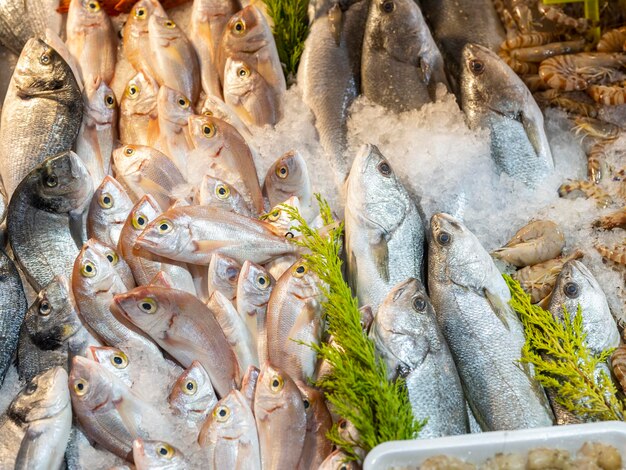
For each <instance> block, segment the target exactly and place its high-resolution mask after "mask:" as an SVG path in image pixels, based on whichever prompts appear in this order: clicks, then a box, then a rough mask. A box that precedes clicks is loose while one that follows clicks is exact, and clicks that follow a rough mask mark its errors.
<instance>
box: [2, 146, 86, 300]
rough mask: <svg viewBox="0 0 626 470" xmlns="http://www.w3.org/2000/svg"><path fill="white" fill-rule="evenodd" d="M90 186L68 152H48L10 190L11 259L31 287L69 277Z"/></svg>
mask: <svg viewBox="0 0 626 470" xmlns="http://www.w3.org/2000/svg"><path fill="white" fill-rule="evenodd" d="M92 194H93V187H92V184H91V178H89V173H88V172H87V169H86V168H85V166H84V165H83V164H82V162H81V160H80V159H79V158H78V156H77V155H76V154H75V153H74V152H71V151H69V152H65V153H62V154H60V155H56V156H53V157H50V158H48V159H47V160H45V161H44V162H43V163H41V164H39V165H38V166H37V167H36V168H35V169H33V170H32V171H31V172H30V173H28V175H27V176H26V177H25V178H24V180H23V181H22V182H21V183H20V185H19V186H18V187H17V189H16V190H15V193H14V194H13V197H12V198H11V202H10V204H9V215H8V217H7V227H8V232H9V242H10V243H11V248H12V249H13V253H14V255H15V258H16V260H17V261H18V263H19V265H20V266H21V267H22V270H23V271H24V274H25V275H26V277H27V279H28V280H29V282H30V283H31V284H32V286H33V287H34V288H35V289H36V290H41V289H43V287H44V286H46V285H48V284H49V283H50V282H51V281H52V279H53V278H54V276H57V275H64V276H66V277H69V275H70V273H71V270H72V264H73V262H74V259H75V258H76V256H77V255H78V250H79V247H80V246H82V243H83V235H84V234H83V232H84V230H83V227H84V226H83V223H82V221H83V212H84V211H85V209H86V207H87V205H88V204H89V201H91V196H92Z"/></svg>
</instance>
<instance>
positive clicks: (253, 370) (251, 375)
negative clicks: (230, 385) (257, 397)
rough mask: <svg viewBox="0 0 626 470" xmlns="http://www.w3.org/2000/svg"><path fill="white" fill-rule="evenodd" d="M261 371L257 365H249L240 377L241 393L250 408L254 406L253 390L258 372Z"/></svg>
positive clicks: (257, 379)
mask: <svg viewBox="0 0 626 470" xmlns="http://www.w3.org/2000/svg"><path fill="white" fill-rule="evenodd" d="M260 373H261V371H260V370H259V368H258V367H255V366H250V367H248V370H247V371H246V373H245V374H244V376H243V379H241V393H242V394H243V396H244V397H245V398H246V402H247V403H248V406H249V407H250V409H252V408H253V406H254V392H255V391H256V384H257V382H258V381H259V374H260Z"/></svg>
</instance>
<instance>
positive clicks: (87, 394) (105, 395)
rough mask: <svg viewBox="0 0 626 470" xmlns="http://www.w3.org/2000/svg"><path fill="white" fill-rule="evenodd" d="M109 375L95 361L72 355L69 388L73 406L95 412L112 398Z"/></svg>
mask: <svg viewBox="0 0 626 470" xmlns="http://www.w3.org/2000/svg"><path fill="white" fill-rule="evenodd" d="M112 388H113V383H112V378H111V375H110V374H109V373H108V371H107V370H106V369H104V368H103V367H102V366H101V365H100V364H98V363H97V362H95V361H92V360H89V359H87V358H86V357H82V356H74V357H73V358H72V364H71V368H70V376H69V389H70V395H71V397H72V403H73V404H74V406H80V407H81V408H82V409H84V410H88V411H91V412H97V411H98V410H99V409H101V408H103V407H105V405H110V404H111V401H112V399H113V395H114V394H113V390H112Z"/></svg>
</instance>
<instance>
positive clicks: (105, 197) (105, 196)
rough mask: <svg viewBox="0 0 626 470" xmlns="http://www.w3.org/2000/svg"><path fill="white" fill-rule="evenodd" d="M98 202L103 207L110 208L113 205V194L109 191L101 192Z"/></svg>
mask: <svg viewBox="0 0 626 470" xmlns="http://www.w3.org/2000/svg"><path fill="white" fill-rule="evenodd" d="M98 204H99V205H100V207H102V208H103V209H110V208H111V207H113V196H111V195H110V194H109V193H102V194H101V195H100V197H99V198H98Z"/></svg>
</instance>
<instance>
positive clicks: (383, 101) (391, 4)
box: [361, 0, 447, 112]
mask: <svg viewBox="0 0 626 470" xmlns="http://www.w3.org/2000/svg"><path fill="white" fill-rule="evenodd" d="M390 77H393V78H392V79H390ZM361 80H362V87H363V94H364V95H365V96H367V97H368V98H369V99H371V100H372V101H374V102H375V103H378V104H380V105H382V106H385V107H386V108H389V109H391V110H393V111H395V112H401V111H408V110H411V109H419V108H420V107H421V106H422V105H424V104H425V103H428V102H431V101H434V100H435V98H436V96H435V91H436V85H437V83H443V84H447V80H446V76H445V72H444V69H443V58H442V57H441V53H440V52H439V49H438V48H437V45H436V44H435V41H434V39H433V37H432V36H431V34H430V30H429V29H428V26H427V25H426V21H425V20H424V17H423V16H422V12H421V11H420V8H419V6H418V5H417V3H416V2H415V1H414V0H384V1H380V0H371V1H370V8H369V17H368V19H367V26H366V28H365V37H364V39H363V57H362V63H361Z"/></svg>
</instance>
